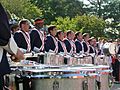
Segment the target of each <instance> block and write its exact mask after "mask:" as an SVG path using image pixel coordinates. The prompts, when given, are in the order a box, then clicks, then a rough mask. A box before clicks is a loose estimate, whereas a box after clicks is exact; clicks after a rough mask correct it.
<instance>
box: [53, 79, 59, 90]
mask: <svg viewBox="0 0 120 90" xmlns="http://www.w3.org/2000/svg"><path fill="white" fill-rule="evenodd" d="M53 90H59V82H58V81H56V80H55V81H54V82H53Z"/></svg>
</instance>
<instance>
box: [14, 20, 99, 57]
mask: <svg viewBox="0 0 120 90" xmlns="http://www.w3.org/2000/svg"><path fill="white" fill-rule="evenodd" d="M19 26H20V30H19V31H17V32H15V33H14V39H15V42H16V43H17V45H18V47H19V48H20V49H21V50H22V51H23V53H29V52H31V51H33V52H37V53H38V52H41V51H42V52H54V53H60V52H64V53H65V54H67V53H69V54H71V55H72V54H74V53H78V54H81V53H85V54H89V53H94V54H101V52H100V49H99V48H98V47H97V43H96V39H95V38H94V37H92V38H89V34H88V33H84V34H83V35H82V33H81V32H77V33H74V32H73V31H71V30H68V31H67V32H66V35H65V33H64V32H62V31H61V30H57V28H56V26H54V25H52V26H49V27H48V33H49V34H48V35H45V31H43V30H41V29H40V30H38V29H36V27H34V28H31V29H29V22H28V21H27V20H21V21H20V23H19ZM98 46H99V45H98Z"/></svg>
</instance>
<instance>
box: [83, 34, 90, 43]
mask: <svg viewBox="0 0 120 90" xmlns="http://www.w3.org/2000/svg"><path fill="white" fill-rule="evenodd" d="M83 39H84V40H85V41H86V42H87V41H88V40H89V34H88V33H84V34H83Z"/></svg>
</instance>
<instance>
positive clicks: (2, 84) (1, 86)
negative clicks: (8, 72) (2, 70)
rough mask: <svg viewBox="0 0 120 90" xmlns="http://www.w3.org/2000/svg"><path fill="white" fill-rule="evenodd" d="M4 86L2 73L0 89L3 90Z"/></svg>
mask: <svg viewBox="0 0 120 90" xmlns="http://www.w3.org/2000/svg"><path fill="white" fill-rule="evenodd" d="M3 87H4V77H3V76H2V75H0V90H3Z"/></svg>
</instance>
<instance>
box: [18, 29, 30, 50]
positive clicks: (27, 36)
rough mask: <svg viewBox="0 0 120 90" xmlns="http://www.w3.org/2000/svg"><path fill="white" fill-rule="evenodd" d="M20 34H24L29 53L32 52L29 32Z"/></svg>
mask: <svg viewBox="0 0 120 90" xmlns="http://www.w3.org/2000/svg"><path fill="white" fill-rule="evenodd" d="M20 32H21V33H22V34H23V36H24V38H25V41H26V43H27V51H28V52H30V50H31V43H30V35H29V33H28V32H23V31H20Z"/></svg>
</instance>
